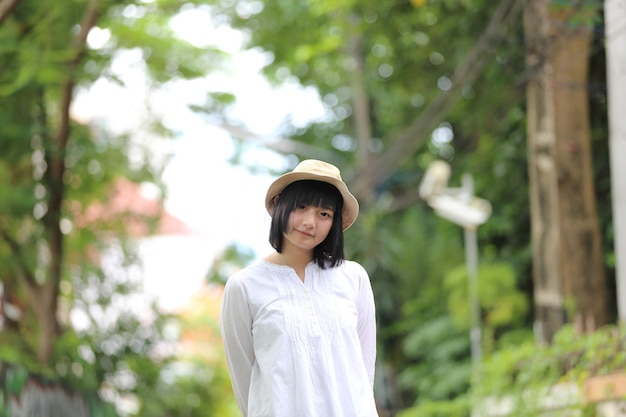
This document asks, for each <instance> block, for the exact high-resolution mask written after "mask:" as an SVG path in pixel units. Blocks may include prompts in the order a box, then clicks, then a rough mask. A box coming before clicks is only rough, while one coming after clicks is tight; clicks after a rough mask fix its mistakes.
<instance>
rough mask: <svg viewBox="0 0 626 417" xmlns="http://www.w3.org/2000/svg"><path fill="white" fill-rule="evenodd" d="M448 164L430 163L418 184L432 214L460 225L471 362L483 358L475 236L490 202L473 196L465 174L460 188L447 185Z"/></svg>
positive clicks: (472, 186) (487, 216)
mask: <svg viewBox="0 0 626 417" xmlns="http://www.w3.org/2000/svg"><path fill="white" fill-rule="evenodd" d="M449 179H450V165H448V164H447V163H446V162H444V161H435V162H433V163H432V164H431V165H430V166H429V167H428V169H427V170H426V173H425V174H424V178H423V179H422V181H421V183H420V187H419V195H420V198H422V199H423V200H425V201H426V202H427V203H428V205H429V206H430V207H432V208H433V209H434V210H435V213H436V214H437V215H438V216H440V217H442V218H444V219H446V220H449V221H451V222H453V223H455V224H457V225H459V226H461V227H462V228H463V234H464V240H465V262H466V265H467V276H468V289H469V303H470V309H471V320H472V324H471V330H470V342H471V351H472V363H474V364H477V363H479V362H480V360H481V358H482V347H481V330H480V306H479V303H478V286H477V278H478V239H477V236H476V229H477V228H478V226H479V225H481V224H483V223H485V222H486V221H487V219H488V218H489V216H490V215H491V204H490V203H489V202H488V201H487V200H484V199H482V198H476V197H475V196H474V180H473V178H472V176H471V175H470V174H464V175H463V179H462V182H461V187H460V188H448V180H449Z"/></svg>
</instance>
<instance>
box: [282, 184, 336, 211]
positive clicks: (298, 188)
mask: <svg viewBox="0 0 626 417" xmlns="http://www.w3.org/2000/svg"><path fill="white" fill-rule="evenodd" d="M281 199H283V202H284V203H285V204H286V205H287V207H289V211H292V210H293V209H295V208H296V207H298V206H301V205H305V206H314V207H321V208H323V209H326V210H333V211H334V212H335V213H341V209H342V208H343V207H342V206H343V198H342V197H341V194H340V193H339V190H337V188H336V187H335V186H333V185H331V184H328V183H325V182H321V181H313V180H301V181H296V182H293V183H291V184H289V185H288V186H287V187H286V188H285V189H284V190H283V192H282V193H281Z"/></svg>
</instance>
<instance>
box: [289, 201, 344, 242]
mask: <svg viewBox="0 0 626 417" xmlns="http://www.w3.org/2000/svg"><path fill="white" fill-rule="evenodd" d="M334 215H335V213H334V212H333V210H331V209H327V208H322V207H316V206H310V205H309V206H307V205H299V206H297V207H296V208H295V210H294V211H292V212H291V214H290V216H289V227H288V229H287V232H285V233H284V238H285V239H284V245H291V246H295V247H297V248H299V249H302V250H306V251H313V249H314V248H315V247H316V246H317V245H319V244H320V243H322V242H323V241H324V240H325V239H326V237H327V236H328V233H330V229H331V228H332V226H333V217H334Z"/></svg>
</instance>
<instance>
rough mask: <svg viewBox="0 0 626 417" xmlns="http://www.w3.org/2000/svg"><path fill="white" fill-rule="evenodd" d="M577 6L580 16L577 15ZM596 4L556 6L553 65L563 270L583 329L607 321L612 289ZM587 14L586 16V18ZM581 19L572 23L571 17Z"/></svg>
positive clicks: (566, 291)
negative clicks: (604, 222)
mask: <svg viewBox="0 0 626 417" xmlns="http://www.w3.org/2000/svg"><path fill="white" fill-rule="evenodd" d="M573 12H574V13H576V19H575V20H572V19H571V18H572V15H573ZM596 12H597V10H596V9H595V8H591V7H589V8H587V9H583V10H580V11H576V10H572V8H570V7H568V8H560V9H552V10H551V12H550V21H551V22H552V30H553V33H554V34H555V36H554V38H553V39H555V40H556V48H555V50H554V51H553V53H551V54H550V57H549V59H550V60H551V61H552V66H553V68H554V72H553V74H552V75H553V77H552V82H551V84H552V86H553V88H554V102H555V106H554V107H555V120H556V123H555V126H556V138H557V146H556V152H557V166H558V172H559V198H558V199H559V212H560V224H559V228H560V235H561V243H562V246H561V273H562V278H563V289H564V294H565V297H566V300H570V299H571V300H572V302H573V305H571V311H570V313H571V314H572V317H571V319H573V320H574V323H575V324H576V326H577V328H578V329H579V330H581V331H594V330H596V329H597V328H598V327H599V326H602V325H604V324H606V323H607V322H608V309H607V306H608V292H607V287H606V276H605V271H604V260H603V252H602V240H601V233H600V224H599V221H598V213H597V208H596V200H595V190H594V182H593V169H592V158H591V132H590V128H589V116H588V115H589V106H588V88H587V79H588V67H589V65H588V63H589V53H590V49H591V48H590V46H591V38H592V30H591V23H590V22H591V19H592V17H593V15H594V14H595V13H596ZM581 17H582V19H581ZM574 21H576V22H580V23H572V22H574Z"/></svg>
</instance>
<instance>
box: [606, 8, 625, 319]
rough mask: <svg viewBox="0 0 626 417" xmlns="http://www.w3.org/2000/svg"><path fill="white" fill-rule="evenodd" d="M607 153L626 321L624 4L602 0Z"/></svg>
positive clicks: (619, 288) (619, 297)
mask: <svg viewBox="0 0 626 417" xmlns="http://www.w3.org/2000/svg"><path fill="white" fill-rule="evenodd" d="M604 17H605V33H606V61H607V62H606V67H607V86H608V88H607V91H608V118H609V150H610V154H611V184H612V197H613V227H614V230H615V233H614V234H615V240H614V245H615V264H616V265H615V270H616V281H617V310H618V318H619V320H620V321H621V322H625V321H626V117H625V114H626V113H624V111H625V110H624V109H626V2H624V0H605V2H604Z"/></svg>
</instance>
